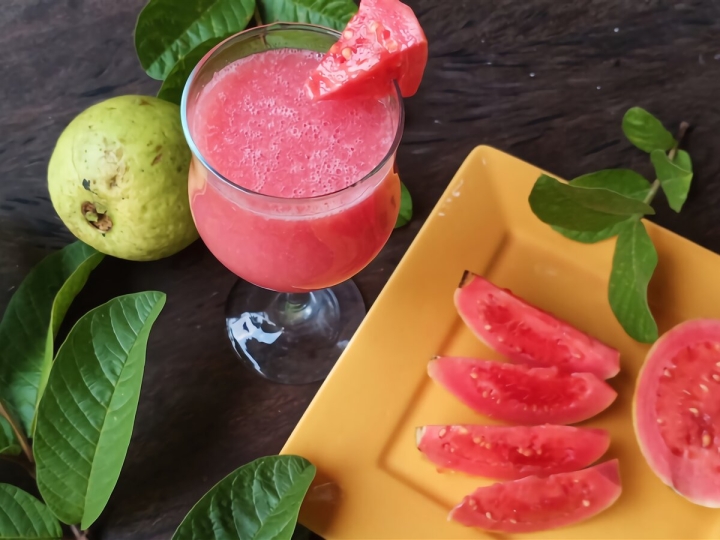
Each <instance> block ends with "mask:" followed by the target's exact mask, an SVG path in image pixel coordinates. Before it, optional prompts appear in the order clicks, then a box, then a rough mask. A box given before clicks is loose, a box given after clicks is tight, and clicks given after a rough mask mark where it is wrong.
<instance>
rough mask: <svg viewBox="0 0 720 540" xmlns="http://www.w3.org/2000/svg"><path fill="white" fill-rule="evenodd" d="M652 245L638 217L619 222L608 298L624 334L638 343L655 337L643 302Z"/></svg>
mask: <svg viewBox="0 0 720 540" xmlns="http://www.w3.org/2000/svg"><path fill="white" fill-rule="evenodd" d="M657 262H658V256H657V251H655V246H654V245H653V243H652V240H651V239H650V236H648V233H647V231H646V230H645V225H644V224H643V223H642V221H640V220H639V219H633V220H630V221H628V222H627V223H625V224H623V226H622V228H621V229H620V232H619V234H618V238H617V244H616V245H615V255H614V256H613V264H612V271H611V272H610V285H609V288H608V299H609V300H610V307H611V308H612V310H613V313H615V317H616V318H617V320H618V322H619V323H620V324H621V325H622V327H623V328H624V329H625V332H627V334H628V335H629V336H630V337H631V338H633V339H635V340H637V341H640V342H642V343H652V342H654V341H655V340H656V339H657V338H658V329H657V324H656V323H655V319H654V318H653V315H652V312H651V311H650V306H649V305H648V301H647V288H648V284H649V283H650V279H651V278H652V275H653V272H654V271H655V267H656V266H657Z"/></svg>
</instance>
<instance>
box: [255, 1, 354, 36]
mask: <svg viewBox="0 0 720 540" xmlns="http://www.w3.org/2000/svg"><path fill="white" fill-rule="evenodd" d="M258 9H259V11H260V17H261V18H262V21H263V23H265V24H267V23H271V22H275V21H287V22H300V23H308V24H319V25H320V26H327V27H329V28H334V29H335V30H342V29H343V28H345V26H346V25H347V23H348V21H349V20H350V19H351V18H352V16H353V15H355V13H357V9H358V8H357V5H355V2H353V1H352V0H259V2H258Z"/></svg>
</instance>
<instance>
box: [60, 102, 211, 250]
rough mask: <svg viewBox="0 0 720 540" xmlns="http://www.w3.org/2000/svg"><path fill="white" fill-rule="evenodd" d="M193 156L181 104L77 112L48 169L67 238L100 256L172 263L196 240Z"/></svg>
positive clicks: (106, 105)
mask: <svg viewBox="0 0 720 540" xmlns="http://www.w3.org/2000/svg"><path fill="white" fill-rule="evenodd" d="M190 157H191V153H190V148H189V147H188V146H187V143H186V142H185V137H184V135H183V130H182V125H181V122H180V110H179V107H178V106H177V105H175V104H173V103H169V102H166V101H163V100H160V99H157V98H154V97H149V96H132V95H130V96H119V97H114V98H111V99H108V100H106V101H103V102H101V103H98V104H96V105H93V106H92V107H90V108H88V109H86V110H85V111H83V112H82V113H80V114H79V115H78V116H77V117H76V118H75V119H74V120H73V121H72V122H70V124H69V125H68V126H67V127H66V128H65V130H64V131H63V132H62V134H61V135H60V138H59V139H58V142H57V144H56V146H55V150H54V151H53V154H52V156H51V158H50V165H49V167H48V189H49V191H50V198H51V200H52V203H53V206H54V207H55V211H56V212H57V213H58V215H59V216H60V219H61V220H62V221H63V223H64V224H65V225H66V226H67V228H68V229H70V232H72V233H73V234H74V235H75V236H76V237H78V238H79V239H80V240H82V241H83V242H85V243H86V244H89V245H91V246H92V247H94V248H95V249H97V250H98V251H101V252H102V253H106V254H108V255H112V256H115V257H118V258H121V259H128V260H132V261H150V260H155V259H161V258H163V257H168V256H170V255H173V254H174V253H177V252H178V251H180V250H181V249H183V248H185V247H187V246H188V245H189V244H190V243H192V242H193V241H194V240H196V239H197V237H198V234H197V230H196V229H195V225H194V223H193V219H192V215H191V214H190V203H189V200H188V187H187V182H188V169H189V166H190Z"/></svg>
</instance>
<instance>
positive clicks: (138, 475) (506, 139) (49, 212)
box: [0, 0, 720, 540]
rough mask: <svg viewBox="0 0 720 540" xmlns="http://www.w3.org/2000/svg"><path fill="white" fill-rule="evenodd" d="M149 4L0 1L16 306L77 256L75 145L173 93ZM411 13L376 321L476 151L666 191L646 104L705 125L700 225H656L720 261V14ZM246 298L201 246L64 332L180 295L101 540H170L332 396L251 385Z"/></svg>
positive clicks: (702, 5)
mask: <svg viewBox="0 0 720 540" xmlns="http://www.w3.org/2000/svg"><path fill="white" fill-rule="evenodd" d="M144 2H145V0H123V1H120V2H118V1H112V0H4V1H3V2H2V10H0V51H2V54H1V55H0V66H2V67H1V69H0V72H1V73H2V77H1V78H0V306H5V305H6V303H7V301H8V299H9V298H10V296H11V294H12V292H13V290H14V288H15V287H17V285H18V284H19V283H20V281H21V280H22V278H23V276H24V275H25V274H26V273H27V271H28V270H29V269H30V268H31V267H32V266H33V265H34V264H35V263H37V262H38V261H39V260H40V259H41V258H42V257H43V256H44V255H46V254H48V253H49V252H50V251H51V250H53V249H56V248H59V247H61V246H63V245H65V244H66V243H68V242H70V241H71V240H72V238H71V236H70V235H69V233H68V232H67V231H66V230H65V228H64V227H63V225H62V223H61V222H60V221H59V220H58V218H57V217H56V216H55V213H54V211H53V208H52V206H51V204H50V200H49V198H48V193H47V188H46V179H45V174H46V168H47V163H48V159H49V156H50V153H51V151H52V148H53V145H54V143H55V140H56V138H57V137H58V135H59V134H60V132H61V131H62V129H63V128H64V127H65V126H66V125H67V124H68V122H70V120H71V119H72V118H73V117H74V116H75V115H76V114H77V113H79V112H80V111H82V110H83V109H85V108H86V107H88V106H89V105H91V104H93V103H95V102H97V101H100V100H102V99H105V98H108V97H110V96H115V95H120V94H131V93H141V94H153V93H155V92H156V91H157V89H158V83H157V82H156V81H153V80H151V79H149V78H148V77H147V76H146V75H145V74H144V72H143V71H142V69H141V68H140V65H139V63H138V61H137V59H136V57H135V52H134V49H133V39H132V32H133V28H134V24H135V19H136V17H137V15H138V13H139V12H140V9H141V7H142V5H143V4H144ZM409 3H410V4H411V5H412V6H413V8H414V9H415V10H416V13H417V14H418V16H419V18H420V21H421V23H422V24H423V27H424V28H425V31H426V33H427V37H428V41H429V43H430V60H429V63H428V66H427V71H426V75H425V79H424V82H423V84H422V87H421V89H420V91H419V93H418V94H417V95H416V96H415V97H413V98H412V99H409V100H407V102H406V107H407V123H406V127H405V135H404V138H403V143H402V145H401V147H400V150H399V156H398V161H399V167H400V172H401V175H402V177H403V180H404V181H405V182H406V183H407V185H408V187H409V188H410V190H411V192H412V194H413V197H414V201H415V218H414V220H413V221H412V223H411V224H410V225H409V226H408V227H406V228H404V229H401V230H398V231H396V232H394V233H393V235H392V237H391V239H390V241H389V242H388V245H387V246H386V247H385V249H384V250H383V251H382V253H381V254H380V255H379V256H378V258H377V259H376V260H375V261H374V262H373V263H372V264H371V265H370V266H369V267H368V268H367V269H366V270H364V271H363V272H361V273H360V275H358V276H357V283H358V284H359V286H360V288H361V290H362V293H363V295H364V297H365V299H366V302H367V304H368V306H369V305H370V304H372V302H373V300H374V299H375V298H376V296H377V295H378V293H379V292H380V290H381V289H382V287H383V285H384V284H385V282H386V281H387V279H388V277H389V276H390V274H391V273H392V271H393V269H394V268H395V266H396V265H397V263H398V261H399V260H400V258H401V257H402V255H403V253H404V252H405V250H406V249H407V247H408V245H409V244H410V242H411V241H412V240H413V237H414V236H415V234H416V233H417V231H418V229H419V228H420V226H421V225H422V223H423V220H424V218H425V217H426V216H427V215H428V213H429V211H430V209H431V208H432V206H433V205H434V203H435V201H436V200H437V198H438V197H439V195H440V194H441V192H442V190H443V189H444V187H445V185H446V184H447V182H448V181H449V180H450V178H451V177H452V176H453V173H454V172H455V170H456V169H457V168H458V166H459V165H460V163H461V162H462V161H463V159H464V158H465V156H466V155H467V154H468V152H469V151H470V150H471V149H472V148H473V147H474V146H476V145H478V144H488V145H492V146H495V147H497V148H500V149H502V150H505V151H507V152H510V153H512V154H514V155H516V156H518V157H520V158H522V159H524V160H527V161H530V162H532V163H534V164H536V165H538V166H540V167H542V168H544V169H547V170H550V171H553V172H555V173H557V174H558V175H560V176H563V177H572V176H576V175H579V174H582V173H583V172H588V171H592V170H597V169H601V168H608V167H620V166H623V167H625V166H627V167H632V168H636V169H637V170H640V171H642V172H645V173H647V175H650V174H651V171H650V169H649V167H648V163H647V162H648V160H647V156H646V155H645V154H643V153H642V152H640V151H637V150H635V149H634V148H633V147H631V145H630V144H629V143H628V142H627V141H625V140H624V138H623V137H622V133H621V131H620V120H621V118H622V115H623V113H624V112H625V110H627V109H628V108H629V107H631V106H633V105H639V106H642V107H645V108H647V109H648V110H650V111H651V112H653V113H655V114H656V115H658V116H659V117H660V118H661V119H662V120H663V121H664V122H665V123H666V125H667V126H668V127H671V128H672V129H675V128H676V127H677V125H678V124H679V122H680V121H682V120H687V121H688V122H690V123H691V124H692V126H693V129H692V131H691V132H690V134H689V136H688V138H687V139H686V144H685V147H686V148H687V149H688V150H689V151H690V153H691V155H692V157H693V160H694V164H695V179H694V182H693V188H692V191H691V194H690V197H689V199H688V202H687V204H686V207H685V210H684V211H683V213H682V214H675V213H674V212H672V211H670V210H669V208H667V206H666V203H665V201H664V199H663V200H660V201H659V203H658V213H657V216H656V217H655V220H656V221H657V222H658V223H660V224H662V225H664V226H666V227H668V228H669V229H671V230H673V231H676V232H678V233H680V234H681V235H683V236H686V237H688V238H690V239H692V240H694V241H695V242H697V243H699V244H701V245H703V246H705V247H707V248H709V249H712V250H714V251H716V252H720V207H719V206H718V205H719V204H720V99H718V97H719V96H720V3H718V2H717V1H716V0H705V1H692V0H690V1H685V2H680V1H678V2H669V1H661V0H603V1H598V0H575V1H574V2H558V1H555V0H453V1H449V0H444V1H443V0H414V1H410V2H409ZM659 199H662V197H660V198H659ZM235 279H236V278H235V277H234V276H233V275H232V274H231V273H230V272H229V271H227V270H226V269H225V268H224V267H222V266H221V265H220V264H219V263H218V262H217V261H216V260H214V258H213V257H212V256H211V255H210V254H209V252H208V251H207V250H206V249H205V247H204V246H203V245H202V243H201V242H196V243H195V244H194V245H192V246H191V247H190V248H188V249H186V250H185V251H184V252H182V253H180V254H178V255H176V256H174V257H171V258H169V259H167V260H162V261H158V262H154V263H131V262H125V261H120V260H116V259H107V260H106V261H105V262H103V263H102V266H101V267H100V268H99V269H98V270H97V271H96V272H95V273H94V274H93V275H92V277H91V279H90V282H89V283H88V285H87V287H86V288H85V290H84V291H83V292H82V293H81V295H80V296H79V297H78V299H77V301H76V302H75V304H74V306H73V308H72V309H71V312H70V313H69V316H68V320H67V321H66V326H67V323H69V322H70V321H73V320H74V319H76V318H77V317H78V316H79V314H82V313H83V312H84V311H86V310H87V309H89V308H91V307H93V306H95V305H97V304H99V303H101V302H104V301H106V300H108V299H110V298H111V297H113V296H116V295H118V294H125V293H130V292H135V291H141V290H146V289H159V290H162V291H164V292H166V293H167V295H168V303H167V307H166V308H165V310H164V312H163V314H162V316H161V318H160V320H159V321H158V322H157V324H156V326H155V328H154V329H153V332H152V335H151V338H150V345H149V350H148V359H147V369H146V373H145V379H144V381H143V388H142V394H141V397H140V407H139V411H138V417H137V423H136V425H135V430H134V433H133V438H132V442H131V444H130V450H129V453H128V457H127V461H126V462H125V466H124V468H123V471H122V474H121V476H120V481H119V483H118V485H117V488H116V489H115V492H114V494H113V496H112V499H111V501H110V504H109V506H108V508H107V510H106V511H105V513H104V514H103V516H102V518H101V520H100V521H99V522H98V524H97V526H96V527H95V533H94V535H93V536H94V538H102V539H108V540H109V539H117V540H119V539H134V540H146V539H147V540H149V539H169V538H170V537H171V535H172V532H173V531H174V529H175V528H176V527H177V525H178V524H179V522H180V520H181V519H182V518H183V516H184V515H185V514H186V512H187V511H188V510H189V509H190V507H191V506H192V505H193V503H194V502H195V501H197V500H198V499H199V498H200V497H201V496H202V495H203V494H204V493H205V492H206V491H207V490H208V489H209V488H210V487H211V486H212V485H213V484H214V483H215V482H217V481H218V480H219V479H221V478H222V477H223V476H225V475H226V474H227V473H229V472H230V471H232V470H234V469H235V468H236V467H238V466H240V465H242V464H244V463H246V462H248V461H250V460H252V459H254V458H256V457H259V456H263V455H267V454H273V453H277V452H278V451H279V450H280V448H281V446H282V445H283V443H284V442H285V440H286V439H287V437H288V435H289V434H290V432H291V431H292V429H293V427H294V426H295V424H296V423H297V421H298V420H299V418H300V416H301V415H302V414H303V411H304V410H305V408H306V407H307V405H308V404H309V403H310V400H311V399H312V398H313V395H314V394H315V392H316V391H317V389H318V387H319V385H309V386H295V387H292V386H280V385H274V384H271V383H268V382H265V381H264V380H261V379H259V378H258V377H256V376H255V375H254V374H252V373H250V372H249V371H246V370H244V369H243V368H242V367H241V366H240V364H239V362H238V361H237V360H236V358H235V356H234V353H233V352H232V350H231V348H230V345H229V342H228V341H227V339H226V335H225V330H224V319H223V302H224V300H225V296H226V294H227V293H228V291H229V289H230V287H231V286H232V285H233V283H234V282H235ZM418 294H422V291H418ZM64 331H67V329H65V330H64ZM0 481H12V482H20V483H22V484H23V485H25V486H27V485H28V483H27V480H26V479H24V478H23V476H22V473H21V472H18V471H16V470H14V469H13V468H12V467H11V466H3V467H2V468H0Z"/></svg>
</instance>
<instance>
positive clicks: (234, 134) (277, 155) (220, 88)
mask: <svg viewBox="0 0 720 540" xmlns="http://www.w3.org/2000/svg"><path fill="white" fill-rule="evenodd" d="M321 57H322V55H321V54H320V53H317V52H313V51H306V50H297V49H277V50H271V51H266V52H262V53H257V54H253V55H251V56H248V57H246V58H242V59H240V60H237V61H235V62H233V63H232V64H229V65H228V66H226V67H225V68H224V69H222V70H221V71H219V72H218V73H216V74H215V76H214V77H213V79H212V81H211V82H210V83H208V85H207V86H206V87H205V88H204V89H203V90H202V93H201V96H200V98H199V100H198V104H197V107H196V110H195V116H194V119H193V138H194V140H195V143H196V145H197V147H198V149H199V150H200V152H201V153H202V155H203V156H204V157H205V158H206V160H207V161H208V163H209V164H210V165H211V166H212V167H214V168H215V169H216V170H217V171H218V172H220V173H221V174H222V175H223V176H225V177H226V178H228V179H230V180H231V181H233V182H234V183H236V184H238V185H240V186H243V187H245V188H247V189H250V190H252V191H256V192H260V193H264V194H266V195H274V196H278V197H287V198H297V197H313V196H318V195H323V194H327V193H333V192H335V191H338V190H340V189H342V188H345V187H347V186H349V185H351V184H353V183H355V182H356V181H357V180H359V179H361V178H362V177H363V176H365V175H366V174H367V173H369V172H370V171H372V170H373V169H374V168H375V167H376V166H377V165H378V164H380V162H381V161H382V159H383V157H384V156H385V155H386V154H387V152H388V150H389V149H390V146H391V144H392V141H393V138H394V135H395V132H394V129H393V125H394V120H393V118H392V116H391V114H392V113H391V112H390V111H389V110H388V108H387V107H386V106H385V105H384V104H383V103H382V102H380V101H377V100H374V99H364V98H361V97H358V98H357V99H347V100H326V101H312V100H311V99H310V98H309V97H308V96H307V94H306V93H305V89H304V83H305V81H306V79H307V78H308V75H309V74H310V72H311V71H312V70H313V69H314V68H315V67H316V66H317V64H318V63H319V61H320V58H321Z"/></svg>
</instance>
